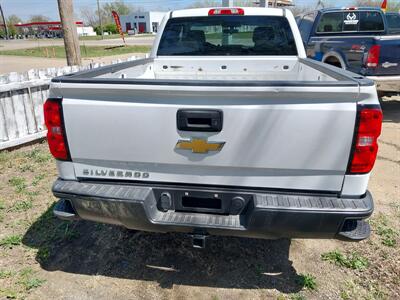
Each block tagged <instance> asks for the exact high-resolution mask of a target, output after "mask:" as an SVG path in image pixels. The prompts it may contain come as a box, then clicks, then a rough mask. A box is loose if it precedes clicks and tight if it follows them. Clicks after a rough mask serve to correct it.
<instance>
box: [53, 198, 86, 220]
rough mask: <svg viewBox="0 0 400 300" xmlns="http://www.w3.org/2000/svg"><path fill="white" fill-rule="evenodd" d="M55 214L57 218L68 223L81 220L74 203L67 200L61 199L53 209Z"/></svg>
mask: <svg viewBox="0 0 400 300" xmlns="http://www.w3.org/2000/svg"><path fill="white" fill-rule="evenodd" d="M53 213H54V215H55V216H56V217H57V218H60V219H62V220H67V221H74V220H79V219H80V218H79V216H78V214H77V213H76V211H75V209H74V207H73V206H72V203H71V202H70V201H69V200H66V199H60V201H58V202H57V204H56V206H55V207H54V209H53Z"/></svg>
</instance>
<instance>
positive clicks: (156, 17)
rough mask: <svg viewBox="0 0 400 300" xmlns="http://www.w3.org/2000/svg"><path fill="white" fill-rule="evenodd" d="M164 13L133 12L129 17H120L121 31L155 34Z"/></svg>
mask: <svg viewBox="0 0 400 300" xmlns="http://www.w3.org/2000/svg"><path fill="white" fill-rule="evenodd" d="M164 15H165V12H160V11H148V12H135V13H132V14H130V15H123V16H120V17H119V18H120V20H121V26H122V30H123V31H124V32H129V31H133V30H134V31H135V32H136V33H145V32H147V33H156V32H157V31H158V28H159V26H160V23H161V21H162V19H163V18H164Z"/></svg>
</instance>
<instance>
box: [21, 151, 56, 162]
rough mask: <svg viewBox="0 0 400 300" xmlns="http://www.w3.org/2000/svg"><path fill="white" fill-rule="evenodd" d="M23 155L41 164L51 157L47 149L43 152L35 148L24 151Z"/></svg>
mask: <svg viewBox="0 0 400 300" xmlns="http://www.w3.org/2000/svg"><path fill="white" fill-rule="evenodd" d="M25 157H26V158H29V159H31V160H32V161H33V162H35V163H38V164H41V163H44V162H48V161H49V160H50V159H51V155H50V153H49V152H48V151H46V152H44V151H41V150H40V149H38V148H36V149H33V150H32V151H29V152H28V153H25Z"/></svg>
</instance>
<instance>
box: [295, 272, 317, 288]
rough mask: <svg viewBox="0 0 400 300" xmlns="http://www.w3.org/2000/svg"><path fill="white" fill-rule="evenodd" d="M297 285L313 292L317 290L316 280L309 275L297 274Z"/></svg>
mask: <svg viewBox="0 0 400 300" xmlns="http://www.w3.org/2000/svg"><path fill="white" fill-rule="evenodd" d="M297 281H298V283H299V284H300V285H301V286H302V287H303V288H305V289H307V290H312V291H314V290H315V289H316V288H317V280H316V278H315V276H313V275H311V274H299V277H298V279H297Z"/></svg>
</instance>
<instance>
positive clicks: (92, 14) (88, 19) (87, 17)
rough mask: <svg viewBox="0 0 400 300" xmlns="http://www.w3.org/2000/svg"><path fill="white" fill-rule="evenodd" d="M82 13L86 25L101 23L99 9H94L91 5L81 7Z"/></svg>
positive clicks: (93, 25)
mask: <svg viewBox="0 0 400 300" xmlns="http://www.w3.org/2000/svg"><path fill="white" fill-rule="evenodd" d="M80 15H81V18H82V20H83V22H84V23H85V25H89V26H92V27H96V26H97V25H99V17H98V14H97V10H94V9H92V8H90V7H82V8H81V9H80Z"/></svg>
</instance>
